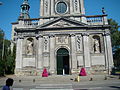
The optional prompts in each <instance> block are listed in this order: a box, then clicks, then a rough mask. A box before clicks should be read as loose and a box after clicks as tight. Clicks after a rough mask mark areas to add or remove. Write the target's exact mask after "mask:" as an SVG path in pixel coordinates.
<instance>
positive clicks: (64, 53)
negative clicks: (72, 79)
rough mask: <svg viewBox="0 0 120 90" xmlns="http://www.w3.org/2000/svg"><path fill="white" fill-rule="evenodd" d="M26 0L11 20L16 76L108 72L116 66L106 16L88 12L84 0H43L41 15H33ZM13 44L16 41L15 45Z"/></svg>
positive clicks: (41, 1) (41, 0) (41, 2)
mask: <svg viewBox="0 0 120 90" xmlns="http://www.w3.org/2000/svg"><path fill="white" fill-rule="evenodd" d="M29 9H30V5H29V3H28V0H24V2H23V4H22V5H21V14H20V16H19V18H18V21H17V22H14V23H12V41H13V43H14V44H16V60H15V61H16V65H15V74H16V75H40V74H41V73H42V71H43V69H44V68H46V69H47V71H48V72H49V73H50V74H57V75H62V74H68V75H69V74H74V73H78V72H79V71H80V69H81V68H82V67H84V68H85V69H86V71H87V73H88V74H97V73H109V72H110V70H111V68H112V67H113V57H112V48H111V38H110V31H109V27H110V26H109V25H108V22H107V15H106V14H105V12H104V9H103V11H102V12H103V14H102V15H92V16H86V15H85V8H84V0H40V17H39V18H30V16H29ZM12 45H13V44H12Z"/></svg>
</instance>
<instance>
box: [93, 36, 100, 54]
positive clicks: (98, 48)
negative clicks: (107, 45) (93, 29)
mask: <svg viewBox="0 0 120 90" xmlns="http://www.w3.org/2000/svg"><path fill="white" fill-rule="evenodd" d="M94 52H95V53H100V44H99V40H98V39H96V38H95V39H94Z"/></svg>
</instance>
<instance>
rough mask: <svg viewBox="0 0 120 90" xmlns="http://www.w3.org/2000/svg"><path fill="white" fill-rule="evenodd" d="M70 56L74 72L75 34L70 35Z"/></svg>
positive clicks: (75, 64) (75, 59) (75, 63)
mask: <svg viewBox="0 0 120 90" xmlns="http://www.w3.org/2000/svg"><path fill="white" fill-rule="evenodd" d="M71 58H72V71H73V72H74V70H76V69H77V58H76V42H75V34H72V35H71Z"/></svg>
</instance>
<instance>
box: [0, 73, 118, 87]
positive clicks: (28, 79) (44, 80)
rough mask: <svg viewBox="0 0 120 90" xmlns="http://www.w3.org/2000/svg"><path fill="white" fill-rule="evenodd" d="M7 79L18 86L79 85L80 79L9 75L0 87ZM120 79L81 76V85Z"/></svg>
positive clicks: (59, 76) (3, 78)
mask: <svg viewBox="0 0 120 90" xmlns="http://www.w3.org/2000/svg"><path fill="white" fill-rule="evenodd" d="M7 78H13V79H14V83H16V84H18V83H21V84H25V85H29V84H32V83H34V84H71V83H78V82H77V81H76V80H77V78H78V76H77V75H64V76H63V75H50V76H48V77H41V76H15V75H8V76H6V77H2V78H0V86H1V85H4V84H5V81H6V79H7ZM114 79H119V76H113V75H109V76H105V75H91V76H80V77H79V80H80V81H79V83H81V82H86V81H101V80H114Z"/></svg>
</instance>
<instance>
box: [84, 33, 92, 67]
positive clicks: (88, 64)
mask: <svg viewBox="0 0 120 90" xmlns="http://www.w3.org/2000/svg"><path fill="white" fill-rule="evenodd" d="M82 35H83V54H84V65H85V67H86V68H89V67H91V61H90V49H89V46H90V45H89V35H88V34H87V33H83V34H82Z"/></svg>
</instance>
